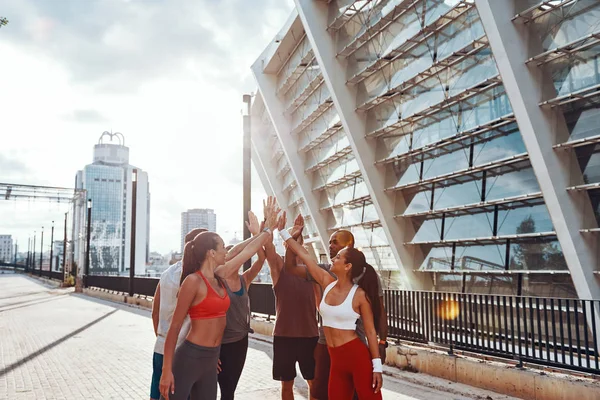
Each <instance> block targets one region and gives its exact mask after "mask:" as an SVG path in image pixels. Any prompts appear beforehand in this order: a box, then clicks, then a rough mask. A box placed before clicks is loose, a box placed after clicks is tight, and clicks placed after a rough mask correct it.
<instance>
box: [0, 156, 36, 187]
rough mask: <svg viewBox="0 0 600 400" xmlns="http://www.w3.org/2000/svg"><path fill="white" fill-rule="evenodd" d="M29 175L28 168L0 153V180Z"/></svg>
mask: <svg viewBox="0 0 600 400" xmlns="http://www.w3.org/2000/svg"><path fill="white" fill-rule="evenodd" d="M29 173H30V170H29V168H28V167H27V165H25V164H24V163H23V162H22V161H20V160H19V159H17V158H13V157H10V156H6V155H4V154H2V153H0V174H1V175H0V179H2V180H5V179H9V178H10V179H15V178H20V177H23V176H25V175H27V174H29Z"/></svg>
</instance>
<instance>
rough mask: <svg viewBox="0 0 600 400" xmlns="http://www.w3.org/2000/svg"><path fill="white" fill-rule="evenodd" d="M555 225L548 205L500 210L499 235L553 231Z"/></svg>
mask: <svg viewBox="0 0 600 400" xmlns="http://www.w3.org/2000/svg"><path fill="white" fill-rule="evenodd" d="M552 231H554V227H553V226H552V221H551V220H550V214H549V213H548V209H547V208H546V205H544V204H540V205H537V206H533V207H520V208H514V209H512V210H499V211H498V235H500V236H501V235H514V234H525V233H540V232H552Z"/></svg>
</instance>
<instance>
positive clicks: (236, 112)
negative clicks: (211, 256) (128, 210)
mask: <svg viewBox="0 0 600 400" xmlns="http://www.w3.org/2000/svg"><path fill="white" fill-rule="evenodd" d="M292 8H293V1H292V0H85V1H82V0H0V16H3V17H6V18H8V20H9V24H8V25H7V26H4V27H2V28H0V132H1V133H0V137H1V142H0V143H1V146H0V182H5V183H6V182H8V183H24V184H32V185H47V186H61V187H73V185H74V180H75V174H76V172H77V170H80V169H82V168H83V167H84V166H85V165H86V164H90V163H91V162H92V156H93V146H94V144H96V143H98V139H99V137H100V135H101V134H102V132H104V131H113V132H121V133H122V134H123V135H124V136H125V141H126V145H127V146H128V147H129V149H130V163H131V164H133V165H135V166H137V167H139V168H142V169H143V170H145V171H147V172H148V175H149V181H150V192H151V201H152V203H151V215H150V249H151V251H157V252H159V253H163V254H164V253H167V252H168V251H170V250H177V249H178V248H179V241H180V218H181V217H180V216H181V212H182V211H185V210H187V209H189V208H214V209H215V212H216V213H217V231H218V232H219V233H221V235H222V236H223V237H224V239H225V240H226V241H228V240H229V239H231V238H232V237H233V236H234V235H237V237H241V235H242V233H241V231H242V227H243V221H242V115H241V112H242V109H243V103H242V95H243V94H244V93H251V92H255V91H256V86H255V83H254V79H253V77H252V75H251V71H250V66H251V64H252V63H253V62H254V61H255V60H256V59H257V58H258V56H259V55H260V53H261V52H262V50H263V49H264V48H265V47H266V46H267V45H268V44H269V43H270V42H271V41H272V40H273V38H274V36H275V35H276V33H277V32H278V31H279V30H280V29H281V27H282V26H283V24H284V23H285V21H286V19H287V17H288V15H289V13H290V12H291V10H292ZM252 188H253V190H252V208H253V209H255V210H256V211H258V214H262V209H261V208H262V207H261V204H262V198H263V197H264V196H265V194H264V193H265V192H264V190H263V188H262V184H261V183H260V180H259V178H258V175H257V174H256V173H255V171H254V172H253V175H252ZM65 209H68V206H67V205H65V204H50V203H48V202H44V201H39V200H38V201H26V202H20V203H17V202H15V201H5V200H4V199H3V198H2V201H1V202H0V234H13V235H14V237H15V238H16V239H17V240H19V242H20V247H21V249H22V248H23V246H26V242H27V239H28V237H29V236H30V235H31V233H32V232H33V231H34V230H36V229H37V230H38V232H39V230H40V229H39V228H40V227H41V226H44V225H45V227H46V229H48V228H47V227H48V226H49V225H50V223H51V222H50V221H51V220H54V219H56V220H58V221H61V222H60V223H58V222H57V227H59V229H61V230H62V218H64V212H65ZM38 240H39V239H38ZM46 240H48V239H46Z"/></svg>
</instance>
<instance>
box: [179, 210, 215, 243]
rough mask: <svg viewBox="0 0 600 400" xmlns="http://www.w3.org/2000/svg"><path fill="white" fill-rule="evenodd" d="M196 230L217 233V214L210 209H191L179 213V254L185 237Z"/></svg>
mask: <svg viewBox="0 0 600 400" xmlns="http://www.w3.org/2000/svg"><path fill="white" fill-rule="evenodd" d="M196 228H204V229H208V230H209V231H211V232H216V231H217V214H215V210H212V209H210V208H193V209H191V210H187V211H184V212H182V213H181V252H182V253H183V246H184V244H185V235H187V234H188V232H189V231H191V230H192V229H196Z"/></svg>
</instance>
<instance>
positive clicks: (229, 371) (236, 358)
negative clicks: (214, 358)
mask: <svg viewBox="0 0 600 400" xmlns="http://www.w3.org/2000/svg"><path fill="white" fill-rule="evenodd" d="M247 353H248V336H246V337H245V338H243V339H242V340H238V341H237V342H233V343H227V344H225V343H223V344H221V355H220V356H219V359H220V360H221V372H219V376H218V379H219V388H220V389H221V400H233V395H234V393H235V389H236V387H237V384H238V381H239V380H240V376H241V375H242V369H244V363H245V362H246V354H247Z"/></svg>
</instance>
